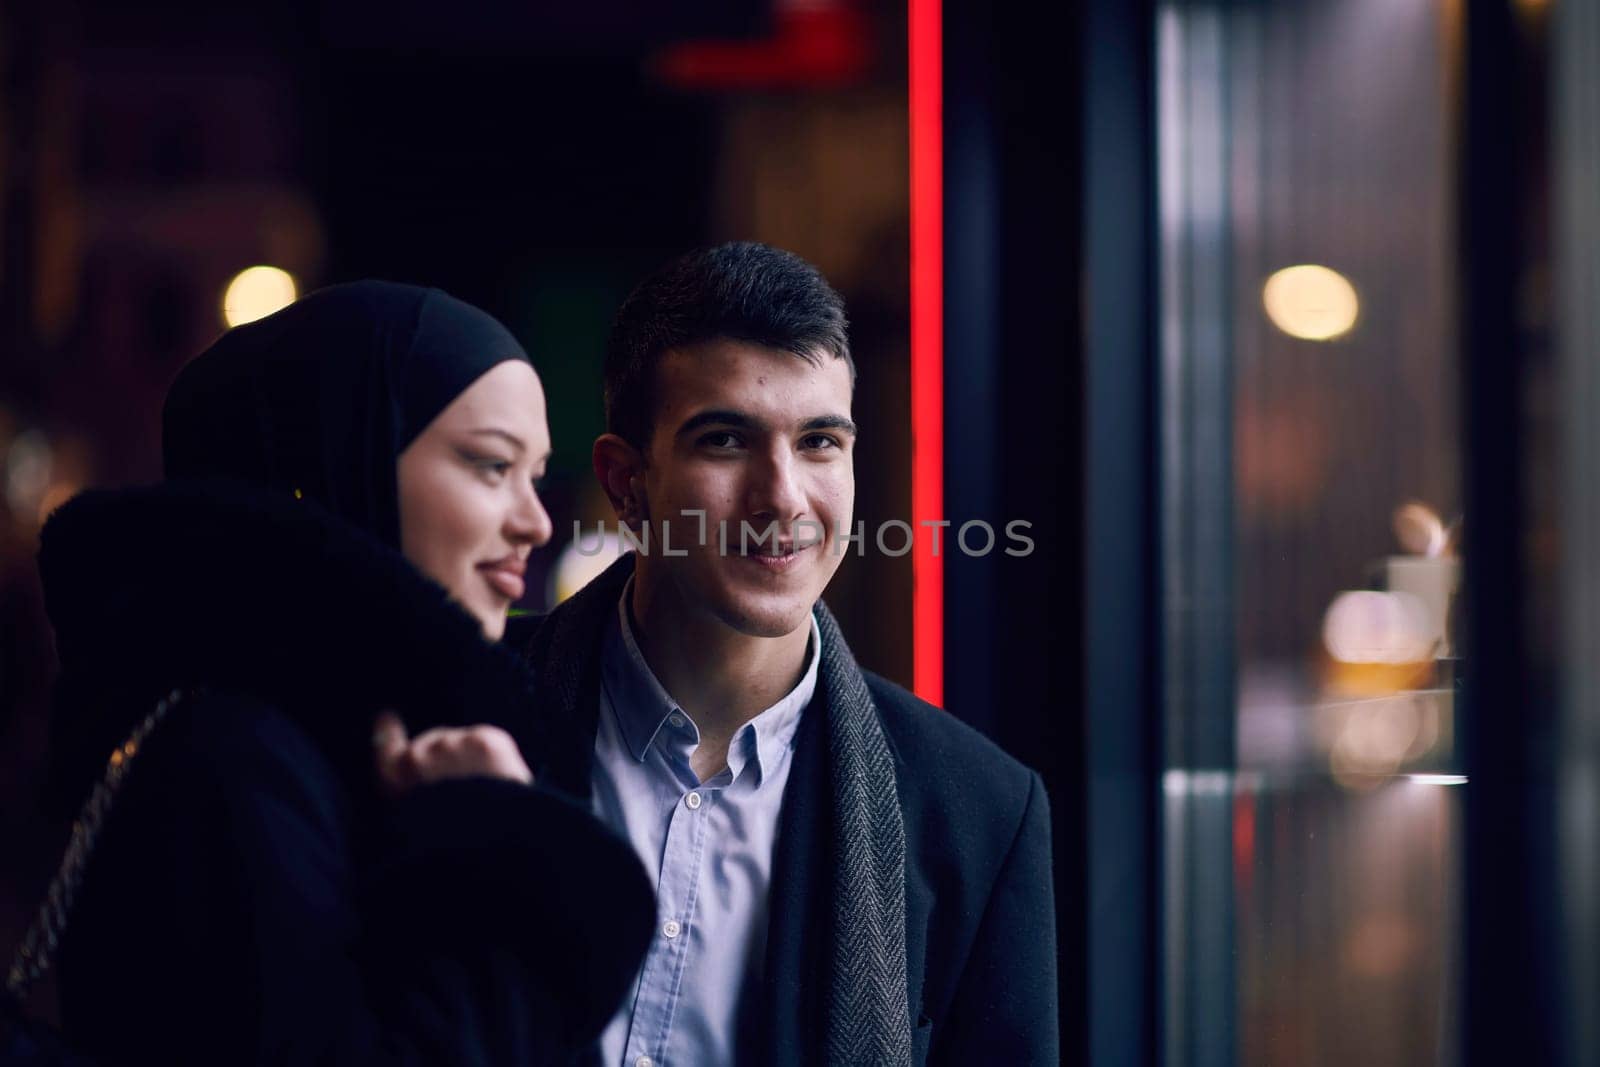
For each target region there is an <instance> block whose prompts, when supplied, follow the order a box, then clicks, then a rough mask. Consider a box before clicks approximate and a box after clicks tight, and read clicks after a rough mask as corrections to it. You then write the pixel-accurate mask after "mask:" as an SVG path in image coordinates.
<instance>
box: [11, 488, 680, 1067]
mask: <svg viewBox="0 0 1600 1067" xmlns="http://www.w3.org/2000/svg"><path fill="white" fill-rule="evenodd" d="M40 563H41V570H42V572H43V576H44V580H45V586H46V596H47V602H48V606H49V609H50V612H51V617H52V622H53V623H54V625H55V626H56V628H57V635H58V643H59V648H60V654H61V659H62V667H63V675H62V679H61V682H60V686H59V690H58V707H57V712H56V719H55V722H54V728H55V734H56V736H55V739H54V741H55V745H56V758H57V771H58V775H59V783H58V784H59V788H60V791H61V793H62V795H63V797H71V798H73V800H74V802H76V800H78V799H81V797H82V796H83V794H84V793H86V792H87V790H88V787H89V785H90V784H91V783H92V782H93V781H94V780H97V779H98V777H99V774H100V771H101V768H102V767H103V764H104V759H105V756H106V754H107V753H109V751H110V750H111V748H112V747H113V746H115V745H117V744H119V743H120V742H121V741H122V739H123V738H124V737H125V736H126V735H127V733H128V732H129V730H131V728H132V726H133V724H135V723H137V722H138V721H140V720H141V719H142V718H143V717H144V716H145V715H146V714H148V712H149V711H150V709H151V708H152V707H153V706H154V704H155V702H156V700H157V699H158V697H159V696H160V695H161V694H162V693H164V692H166V691H168V690H170V689H172V688H174V687H178V686H201V687H203V688H202V689H201V690H200V695H198V696H195V697H192V698H188V699H185V700H184V701H183V702H181V703H180V704H179V705H178V706H177V708H176V709H175V710H174V711H172V712H171V713H170V714H169V716H168V717H167V719H166V720H164V721H163V722H162V723H161V724H160V725H158V726H157V727H156V729H155V731H154V733H153V734H152V735H151V737H150V738H149V740H148V741H147V743H146V745H145V746H144V750H143V751H141V752H140V753H139V754H138V756H137V758H136V762H135V763H134V765H133V767H132V769H131V772H130V774H129V776H128V779H127V783H126V785H125V786H124V789H123V792H122V794H121V795H120V797H119V798H118V800H117V802H116V804H115V807H114V808H113V811H112V814H111V817H110V819H109V820H108V822H107V824H106V827H105V830H104V832H103V835H102V839H101V842H100V844H99V846H98V848H97V849H96V852H95V854H94V856H93V858H92V860H91V862H90V865H89V867H88V869H87V873H86V877H85V880H84V882H83V885H82V888H81V891H80V894H79V897H78V901H77V905H76V908H75V910H74V912H73V913H72V915H71V917H70V919H69V921H68V926H67V930H66V936H65V939H64V944H63V947H62V950H61V953H60V958H59V969H60V992H61V998H62V1004H61V1007H62V1021H63V1025H64V1027H65V1029H66V1031H67V1033H68V1036H69V1037H70V1038H71V1039H72V1040H73V1041H74V1042H75V1043H78V1044H80V1045H81V1046H82V1047H83V1048H84V1049H85V1050H87V1051H89V1052H91V1053H93V1054H96V1055H98V1056H101V1057H104V1058H106V1059H107V1060H109V1061H112V1062H118V1063H123V1062H131V1063H151V1064H163V1065H169V1064H230V1065H231V1064H249V1063H275V1064H276V1063H283V1064H310V1063H340V1064H344V1063H351V1064H369V1063H372V1064H375V1063H383V1064H474V1065H476V1064H525V1063H547V1062H563V1061H566V1060H568V1059H570V1058H571V1056H572V1054H573V1052H574V1050H576V1049H579V1048H581V1047H585V1046H587V1045H588V1044H589V1043H590V1042H592V1040H593V1039H594V1037H595V1035H596V1034H598V1033H599V1031H600V1028H601V1026H603V1024H604V1022H605V1021H606V1019H607V1018H608V1017H609V1016H610V1014H611V1013H612V1012H613V1011H614V1009H615V1007H616V1005H617V1004H618V1003H619V1002H620V999H621V997H622V994H623V992H624V990H625V988H626V986H627V983H628V981H629V980H630V979H631V977H632V976H633V974H634V973H635V971H636V969H637V967H638V964H639V961H640V959H641V958H642V956H643V952H644V947H645V944H646V939H647V938H648V936H649V932H650V928H651V925H652V913H653V905H652V897H651V894H650V890H649V886H648V884H647V883H646V880H645V878H644V876H643V873H642V871H641V870H640V868H639V865H638V862H637V860H636V859H634V857H633V855H632V853H631V850H630V849H629V848H628V846H627V845H626V844H625V843H623V842H622V841H620V840H619V839H617V838H616V837H615V836H613V835H611V834H610V833H609V832H608V831H606V830H604V828H603V827H601V826H600V825H599V823H597V822H596V821H595V820H593V819H592V818H591V817H590V816H589V815H588V814H587V813H586V812H584V811H582V810H581V809H579V808H578V807H577V806H576V805H573V804H572V803H571V802H570V801H569V800H567V799H565V798H563V797H560V796H557V795H554V794H551V793H549V792H548V791H545V790H542V789H530V788H528V787H525V786H521V785H518V784H515V783H511V782H506V781H500V780H489V779H475V780H458V781H453V782H448V783H441V784H437V785H431V786H422V787H418V788H416V789H414V790H412V791H411V792H409V793H408V794H406V796H405V797H404V798H403V799H402V800H401V801H399V802H398V803H391V802H388V801H386V800H384V798H383V797H382V796H381V794H380V792H379V790H378V788H377V785H376V782H375V780H374V777H375V776H374V774H373V771H372V769H371V765H372V758H373V757H372V748H371V742H370V736H371V728H372V720H373V717H374V716H375V715H376V714H377V712H378V711H379V710H380V709H382V708H384V707H393V708H395V709H397V710H398V711H399V712H400V713H401V715H402V717H403V718H404V719H405V720H406V722H407V724H408V726H409V727H410V729H411V730H412V732H413V733H416V732H420V731H421V730H423V729H426V728H428V727H431V726H435V725H445V724H467V723H477V722H488V723H495V724H498V725H502V726H504V727H506V728H507V729H510V730H512V732H513V733H514V734H515V733H518V732H520V729H521V726H522V725H523V724H525V722H526V708H527V706H528V703H529V699H530V698H529V690H528V684H529V682H528V677H527V672H526V671H525V670H524V669H523V668H522V667H521V665H520V664H519V663H518V662H517V661H516V658H515V657H514V656H512V655H510V654H509V653H507V652H506V651H505V650H504V649H503V648H500V647H498V646H493V645H490V644H488V643H486V642H484V641H483V640H482V637H481V635H480V633H479V631H478V628H477V624H476V623H475V622H474V621H473V620H472V619H471V618H469V617H468V616H467V615H466V614H465V613H463V612H461V611H459V610H457V609H455V608H454V607H451V606H449V605H447V604H446V602H445V595H444V592H443V590H442V589H439V588H437V587H436V586H434V585H432V584H431V583H429V582H427V581H425V580H424V579H422V578H421V577H420V576H419V575H418V574H417V573H416V572H415V571H414V570H413V569H412V568H411V567H410V566H409V565H407V564H406V563H405V562H404V560H402V559H401V558H400V557H399V555H398V554H397V553H394V552H393V551H391V550H389V549H387V548H385V547H383V546H382V545H380V544H378V543H377V542H375V541H373V540H371V539H368V538H366V537H364V536H363V535H361V534H359V533H358V532H356V531H354V530H352V528H351V527H349V526H348V525H346V524H343V523H338V522H334V521H332V520H329V519H327V518H326V517H325V516H324V515H322V513H321V512H319V511H318V510H317V509H316V508H315V507H313V506H312V505H310V504H302V503H297V502H295V501H293V500H292V499H289V498H287V497H285V498H282V499H281V500H280V499H279V498H276V497H272V496H270V495H267V494H260V493H250V492H238V493H234V492H231V491H224V490H222V489H220V488H219V487H214V486H213V487H206V488H203V489H195V488H192V487H185V486H182V485H177V486H173V485H169V486H166V487H162V488H159V489H152V490H137V491H131V492H122V493H96V494H89V495H87V496H85V497H80V498H79V499H78V500H76V501H74V502H72V503H70V504H68V505H67V506H66V507H65V508H63V509H62V510H61V511H60V512H59V513H58V514H57V515H56V516H55V517H54V518H53V519H52V520H51V521H50V523H49V525H48V526H47V528H46V530H45V533H44V537H43V543H42V547H41V554H40Z"/></svg>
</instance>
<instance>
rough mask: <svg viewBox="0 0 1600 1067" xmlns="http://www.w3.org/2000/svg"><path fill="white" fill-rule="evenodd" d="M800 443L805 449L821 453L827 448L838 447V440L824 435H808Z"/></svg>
mask: <svg viewBox="0 0 1600 1067" xmlns="http://www.w3.org/2000/svg"><path fill="white" fill-rule="evenodd" d="M800 443H801V444H802V445H804V446H805V447H806V448H809V449H812V450H813V451H823V450H826V449H829V448H838V447H839V442H838V439H836V438H834V437H831V436H829V435H828V434H825V433H814V434H810V435H808V436H807V437H806V438H805V439H804V440H803V441H801V442H800Z"/></svg>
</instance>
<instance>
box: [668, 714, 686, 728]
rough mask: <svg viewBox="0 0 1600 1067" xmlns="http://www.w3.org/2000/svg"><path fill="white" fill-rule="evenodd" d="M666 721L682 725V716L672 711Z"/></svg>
mask: <svg viewBox="0 0 1600 1067" xmlns="http://www.w3.org/2000/svg"><path fill="white" fill-rule="evenodd" d="M667 721H668V722H670V723H671V724H672V725H674V726H682V725H683V716H682V715H679V714H678V713H677V712H673V713H672V714H671V715H668V716H667Z"/></svg>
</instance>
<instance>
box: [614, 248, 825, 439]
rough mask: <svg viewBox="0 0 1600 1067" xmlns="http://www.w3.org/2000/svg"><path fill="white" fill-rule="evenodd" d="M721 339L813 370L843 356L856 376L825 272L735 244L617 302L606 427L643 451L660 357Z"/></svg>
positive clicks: (777, 252)
mask: <svg viewBox="0 0 1600 1067" xmlns="http://www.w3.org/2000/svg"><path fill="white" fill-rule="evenodd" d="M722 338H726V339H729V340H735V341H747V342H750V343H751V344H758V345H762V346H764V347H767V348H776V349H781V350H782V351H785V352H791V353H793V354H794V355H796V356H798V357H800V358H801V359H804V360H806V361H808V362H810V363H814V364H817V365H819V366H820V365H821V361H822V360H823V359H824V358H827V357H832V358H834V359H842V360H844V361H845V363H846V365H848V366H849V368H850V380H851V382H852V383H854V381H855V375H856V366H855V362H854V361H853V360H852V359H851V358H850V338H849V334H848V323H847V322H846V321H845V315H844V301H843V300H842V299H841V298H840V296H839V294H838V293H837V292H835V291H834V289H833V287H832V286H831V285H829V284H828V282H827V279H825V278H823V276H822V274H821V272H820V271H818V270H817V268H816V267H813V266H812V265H811V264H810V263H807V262H806V261H805V260H803V259H801V258H800V257H799V256H797V255H795V254H794V253H793V252H785V251H784V250H783V249H781V248H773V247H772V246H771V245H764V244H759V243H757V242H755V241H734V242H731V243H729V244H721V245H717V246H715V247H714V248H702V249H698V250H696V251H694V252H690V253H688V254H687V255H684V256H680V257H679V258H677V259H675V260H673V261H672V262H671V263H668V264H667V265H666V266H665V267H663V268H661V270H659V271H657V272H656V273H655V274H653V275H651V276H650V277H649V278H647V279H645V280H644V281H643V282H641V283H640V284H639V286H638V288H636V289H634V291H633V292H632V293H631V294H629V296H628V299H627V300H625V301H623V304H622V308H621V309H620V310H619V311H618V312H617V318H616V321H615V322H614V323H613V324H612V327H611V338H610V341H609V342H608V343H607V345H606V371H605V376H606V429H607V430H608V431H610V432H611V433H614V434H616V435H618V436H619V437H621V438H623V439H624V440H626V441H628V442H629V443H630V444H632V445H633V446H634V447H635V448H639V449H641V450H642V449H644V448H646V447H648V446H649V443H650V433H651V430H652V427H653V424H654V422H655V413H656V412H655V409H656V368H657V367H658V366H659V365H660V363H661V357H662V356H663V355H665V354H666V353H667V352H670V351H672V350H673V349H676V348H683V347H685V346H688V345H695V344H701V343H704V342H706V341H714V340H718V339H722Z"/></svg>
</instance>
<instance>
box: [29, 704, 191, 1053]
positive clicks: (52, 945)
mask: <svg viewBox="0 0 1600 1067" xmlns="http://www.w3.org/2000/svg"><path fill="white" fill-rule="evenodd" d="M184 697H185V693H184V691H183V690H181V689H175V690H173V691H172V692H171V693H168V694H167V695H166V696H165V697H164V698H162V699H161V700H160V701H159V702H158V703H157V704H156V706H155V710H153V711H152V712H150V714H149V715H146V716H145V718H144V721H143V722H141V723H140V724H139V725H138V726H137V727H135V728H134V730H133V732H132V733H131V734H129V735H128V739H127V740H126V741H124V742H123V743H122V744H121V745H119V746H118V747H117V748H116V749H114V750H113V751H112V753H111V756H110V758H109V759H108V760H107V761H106V773H105V776H104V777H103V778H101V780H100V781H99V782H97V783H95V787H94V790H93V791H92V792H91V793H90V794H89V799H88V800H86V801H84V803H83V807H82V808H81V809H80V810H79V812H78V817H77V818H76V819H75V820H73V823H72V836H71V838H70V840H69V841H68V842H67V851H66V854H65V855H64V856H63V857H62V858H61V867H60V869H59V870H58V871H57V872H56V876H55V878H54V879H52V880H51V882H50V888H49V889H48V890H46V892H45V895H44V901H43V903H41V904H40V905H39V913H38V915H37V916H35V917H34V920H33V923H32V924H31V925H30V926H29V927H28V930H27V933H25V934H24V935H23V937H22V942H21V944H20V945H19V946H18V948H17V952H16V956H15V957H14V959H13V960H12V963H11V967H10V969H9V971H7V973H6V988H5V994H4V995H3V996H0V1009H3V1012H4V1016H5V1022H6V1024H7V1027H6V1028H7V1031H8V1032H7V1033H6V1034H5V1035H4V1038H3V1039H0V1065H3V1067H21V1065H39V1067H43V1065H45V1064H55V1065H73V1064H87V1063H88V1062H89V1061H88V1060H86V1059H85V1058H84V1057H83V1056H82V1055H81V1054H78V1053H75V1052H73V1051H72V1050H71V1049H70V1048H69V1047H68V1046H67V1044H66V1040H65V1038H63V1037H62V1035H61V1034H59V1033H57V1032H56V1031H55V1030H54V1029H53V1028H52V1027H50V1026H48V1025H46V1024H45V1023H43V1022H41V1021H40V1020H38V1019H36V1018H34V1017H33V1016H31V1015H30V1014H29V1013H28V1010H27V1001H28V995H29V994H30V993H31V992H32V991H33V989H34V987H35V986H36V985H37V984H38V982H39V979H40V978H42V977H43V976H44V974H45V972H46V971H48V970H49V969H50V965H51V963H53V962H54V960H55V954H56V951H57V949H58V948H59V947H60V944H61V935H62V933H63V932H64V931H65V930H66V927H67V919H68V917H69V916H70V914H71V912H72V903H73V900H74V899H75V898H76V897H77V894H78V887H79V885H80V884H81V883H82V881H83V874H84V871H85V870H87V869H88V865H89V858H90V856H91V855H92V854H93V852H94V846H95V842H96V841H98V840H99V837H100V832H101V830H102V829H103V828H104V826H105V821H106V818H107V816H109V815H110V813H111V805H112V803H113V802H114V801H115V800H116V797H117V793H118V792H119V791H121V789H122V784H123V782H124V781H125V780H126V779H127V777H128V772H129V771H130V770H132V768H133V764H134V762H135V760H136V759H137V758H138V756H139V753H140V752H141V751H142V750H143V749H144V745H145V742H146V740H147V739H148V738H149V736H150V732H151V731H152V730H154V729H155V728H156V726H157V724H159V723H160V722H161V720H162V719H164V718H166V716H167V713H168V712H170V711H171V710H172V709H173V708H175V707H177V706H178V704H179V703H181V702H182V701H183V699H184Z"/></svg>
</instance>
